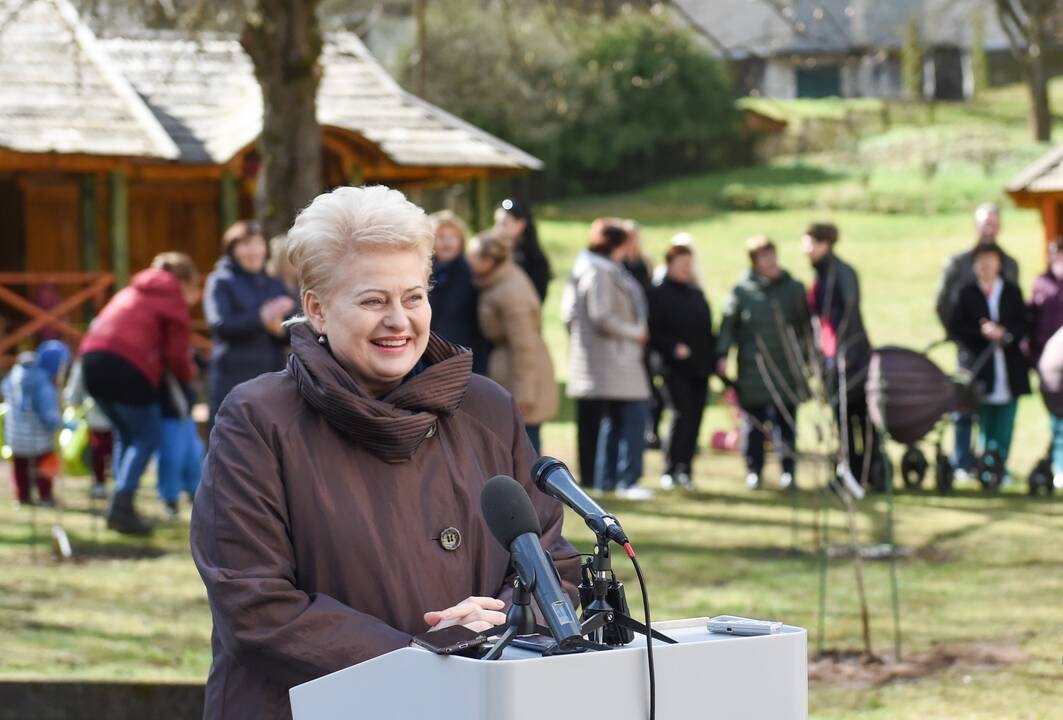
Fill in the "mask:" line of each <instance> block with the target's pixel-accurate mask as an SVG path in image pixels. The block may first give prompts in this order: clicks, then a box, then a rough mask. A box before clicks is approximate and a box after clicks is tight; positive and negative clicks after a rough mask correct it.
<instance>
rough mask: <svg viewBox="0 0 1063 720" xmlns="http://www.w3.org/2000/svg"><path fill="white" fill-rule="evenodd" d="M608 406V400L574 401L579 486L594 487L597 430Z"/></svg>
mask: <svg viewBox="0 0 1063 720" xmlns="http://www.w3.org/2000/svg"><path fill="white" fill-rule="evenodd" d="M608 406H609V401H608V400H592V399H578V400H576V444H577V445H578V447H579V484H580V485H582V486H583V487H587V488H589V487H594V458H595V456H596V455H597V453H598V430H599V428H600V427H601V425H602V417H603V415H604V414H605V410H606V408H607V407H608Z"/></svg>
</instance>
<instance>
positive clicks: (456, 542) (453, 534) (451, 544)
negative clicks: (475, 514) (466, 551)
mask: <svg viewBox="0 0 1063 720" xmlns="http://www.w3.org/2000/svg"><path fill="white" fill-rule="evenodd" d="M439 544H440V545H442V546H443V549H444V550H450V551H451V552H453V551H454V550H457V549H458V548H460V547H461V531H460V530H458V529H457V528H454V527H448V528H447V529H446V530H444V531H443V532H441V533H439Z"/></svg>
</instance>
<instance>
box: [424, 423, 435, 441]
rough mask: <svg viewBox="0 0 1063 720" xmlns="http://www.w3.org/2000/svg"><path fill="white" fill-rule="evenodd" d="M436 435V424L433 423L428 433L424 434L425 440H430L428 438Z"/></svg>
mask: <svg viewBox="0 0 1063 720" xmlns="http://www.w3.org/2000/svg"><path fill="white" fill-rule="evenodd" d="M435 434H436V424H435V423H432V424H431V425H429V426H428V432H426V433H425V434H424V436H425V439H428V438H430V437H432V436H433V435H435Z"/></svg>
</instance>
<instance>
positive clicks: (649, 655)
mask: <svg viewBox="0 0 1063 720" xmlns="http://www.w3.org/2000/svg"><path fill="white" fill-rule="evenodd" d="M624 549H625V550H627V556H628V557H629V558H631V564H632V565H634V566H635V575H636V576H637V577H638V579H639V589H640V590H641V591H642V611H643V613H645V615H646V665H647V667H648V668H649V671H650V720H654V717H655V716H656V713H657V679H656V675H655V674H654V671H653V633H652V632H651V630H652V628H653V626H652V625H650V598H649V595H647V594H646V581H645V580H644V579H643V578H642V568H640V567H639V561H638V560H637V559H635V551H634V550H632V549H631V545H630V544H629V545H626V546H625V547H624Z"/></svg>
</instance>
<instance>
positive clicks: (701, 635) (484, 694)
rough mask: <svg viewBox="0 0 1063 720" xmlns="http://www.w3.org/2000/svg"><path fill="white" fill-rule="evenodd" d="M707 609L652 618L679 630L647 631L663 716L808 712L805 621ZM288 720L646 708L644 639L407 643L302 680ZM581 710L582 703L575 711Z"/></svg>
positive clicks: (518, 716) (400, 719)
mask: <svg viewBox="0 0 1063 720" xmlns="http://www.w3.org/2000/svg"><path fill="white" fill-rule="evenodd" d="M707 620H708V618H691V619H689V620H674V621H668V622H661V623H654V628H656V629H657V630H659V631H661V632H663V633H665V634H666V635H669V636H670V637H672V638H674V639H675V640H677V641H678V644H677V645H667V644H663V643H660V642H655V643H654V647H653V660H654V665H655V667H656V677H657V717H658V718H660V720H693V719H694V718H712V720H737V719H739V718H748V719H749V720H804V719H805V718H806V717H807V716H808V649H807V640H808V637H807V633H806V632H805V631H804V630H803V629H801V628H796V627H790V626H785V627H784V628H783V630H782V632H780V633H779V634H777V635H765V636H761V637H734V636H730V635H717V634H715V633H710V632H708V630H707V629H706V627H705V623H706V621H707ZM289 696H290V698H291V703H292V715H293V716H294V720H369V719H370V718H372V719H373V720H384V719H385V718H387V719H388V720H391V719H392V718H394V719H395V720H406V719H407V718H408V719H409V720H421V718H431V720H542V718H558V719H559V720H567V719H568V718H573V719H575V718H579V717H609V718H611V719H612V720H644V719H645V718H646V717H647V712H648V707H649V704H648V703H649V678H648V674H647V670H646V641H645V638H643V637H641V636H636V637H635V641H634V642H633V643H632V644H630V645H628V646H626V647H623V648H618V649H615V650H610V651H605V652H592V653H581V654H578V655H560V656H555V657H547V658H544V657H539V656H538V655H535V654H533V653H531V652H528V651H525V650H520V649H516V648H509V649H507V650H506V652H505V654H504V655H503V657H502V659H501V660H497V661H493V662H488V661H484V660H475V659H471V658H461V657H443V656H439V655H435V654H433V653H431V652H429V651H427V650H422V649H419V648H403V649H402V650H396V651H395V652H392V653H388V654H387V655H383V656H381V657H378V658H375V659H373V660H370V661H368V662H364V663H361V664H359V665H354V666H352V667H349V668H346V669H345V670H340V671H338V672H334V673H332V674H331V675H326V676H325V677H322V678H318V679H317V680H313V681H311V682H308V683H304V684H302V685H298V686H296V687H294V688H292V689H291V690H290V691H289ZM578 710H584V711H585V712H583V713H582V714H581V713H580V712H577V711H578Z"/></svg>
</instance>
